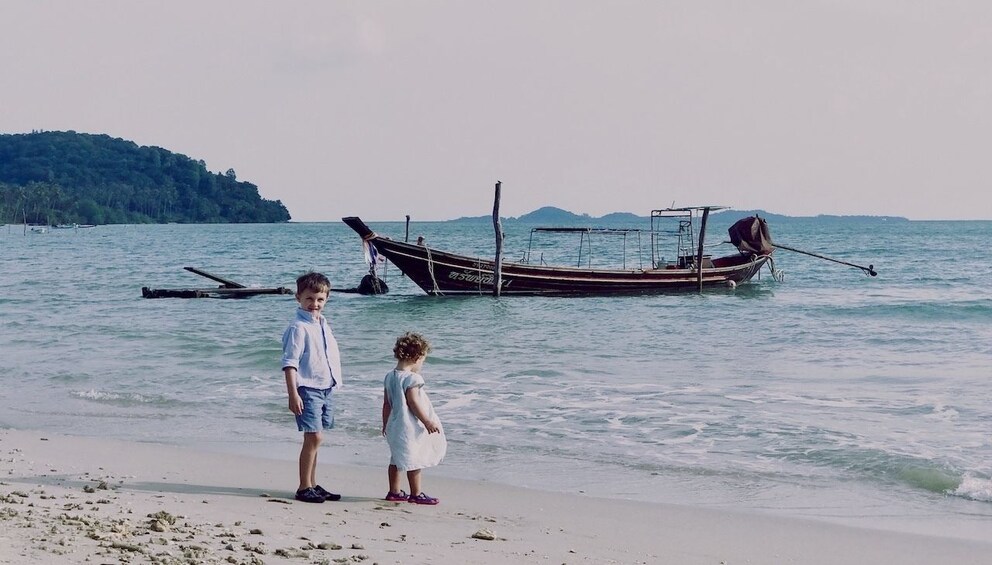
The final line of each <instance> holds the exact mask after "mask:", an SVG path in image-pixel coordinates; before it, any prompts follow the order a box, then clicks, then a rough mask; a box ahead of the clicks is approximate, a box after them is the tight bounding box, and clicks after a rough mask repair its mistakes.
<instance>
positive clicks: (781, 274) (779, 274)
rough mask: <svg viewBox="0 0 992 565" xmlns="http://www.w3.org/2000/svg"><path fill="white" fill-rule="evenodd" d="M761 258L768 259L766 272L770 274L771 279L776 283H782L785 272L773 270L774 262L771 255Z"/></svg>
mask: <svg viewBox="0 0 992 565" xmlns="http://www.w3.org/2000/svg"><path fill="white" fill-rule="evenodd" d="M762 257H767V258H768V270H769V271H771V272H772V278H773V279H775V281H776V282H782V281H784V280H785V271H783V270H781V269H776V268H775V260H774V259H772V256H771V255H762Z"/></svg>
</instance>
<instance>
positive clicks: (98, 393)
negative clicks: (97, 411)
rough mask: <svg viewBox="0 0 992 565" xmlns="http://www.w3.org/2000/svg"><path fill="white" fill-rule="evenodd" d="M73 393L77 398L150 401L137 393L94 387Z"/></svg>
mask: <svg viewBox="0 0 992 565" xmlns="http://www.w3.org/2000/svg"><path fill="white" fill-rule="evenodd" d="M71 394H72V395H73V396H75V397H76V398H83V399H86V400H97V401H110V402H113V401H121V400H126V401H128V402H150V401H149V400H148V399H147V398H145V397H144V396H142V395H140V394H137V393H120V392H106V391H102V390H96V389H92V388H91V389H89V390H78V391H75V392H73V393H71Z"/></svg>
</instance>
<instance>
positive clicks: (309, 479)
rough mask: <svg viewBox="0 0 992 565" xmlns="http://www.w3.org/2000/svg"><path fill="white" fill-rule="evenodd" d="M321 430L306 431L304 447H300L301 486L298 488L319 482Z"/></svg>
mask: <svg viewBox="0 0 992 565" xmlns="http://www.w3.org/2000/svg"><path fill="white" fill-rule="evenodd" d="M320 441H321V436H320V432H304V433H303V447H302V448H300V486H299V488H298V489H297V490H303V489H305V488H310V487H312V486H314V485H316V484H317V480H316V472H317V449H318V448H319V447H320Z"/></svg>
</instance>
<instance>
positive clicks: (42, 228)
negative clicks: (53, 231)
mask: <svg viewBox="0 0 992 565" xmlns="http://www.w3.org/2000/svg"><path fill="white" fill-rule="evenodd" d="M28 230H29V231H30V232H31V233H48V226H29V227H28Z"/></svg>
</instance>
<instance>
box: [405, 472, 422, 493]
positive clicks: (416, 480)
mask: <svg viewBox="0 0 992 565" xmlns="http://www.w3.org/2000/svg"><path fill="white" fill-rule="evenodd" d="M406 480H407V482H409V483H410V496H417V495H418V494H420V469H417V470H415V471H407V472H406Z"/></svg>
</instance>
